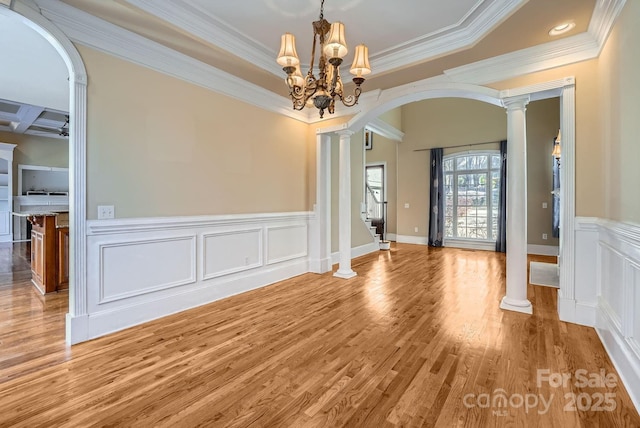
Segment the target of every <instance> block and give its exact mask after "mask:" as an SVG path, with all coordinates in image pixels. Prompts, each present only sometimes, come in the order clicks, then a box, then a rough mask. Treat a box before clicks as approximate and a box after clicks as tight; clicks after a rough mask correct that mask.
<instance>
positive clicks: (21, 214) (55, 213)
mask: <svg viewBox="0 0 640 428" xmlns="http://www.w3.org/2000/svg"><path fill="white" fill-rule="evenodd" d="M11 214H13V215H15V216H18V217H32V216H38V215H44V216H59V215H61V214H66V215H67V216H68V215H69V211H38V210H33V211H13V212H12V213H11Z"/></svg>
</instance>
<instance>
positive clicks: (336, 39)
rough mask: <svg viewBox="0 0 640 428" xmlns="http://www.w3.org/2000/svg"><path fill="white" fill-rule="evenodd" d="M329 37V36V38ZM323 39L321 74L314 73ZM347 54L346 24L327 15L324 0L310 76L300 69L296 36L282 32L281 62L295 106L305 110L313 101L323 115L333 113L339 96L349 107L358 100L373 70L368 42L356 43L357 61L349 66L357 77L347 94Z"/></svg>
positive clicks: (314, 26)
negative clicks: (329, 19)
mask: <svg viewBox="0 0 640 428" xmlns="http://www.w3.org/2000/svg"><path fill="white" fill-rule="evenodd" d="M327 37H328V38H327ZM318 41H319V43H320V59H319V60H318V77H317V78H316V76H315V75H314V74H313V64H314V59H315V56H316V46H317V44H318ZM346 54H347V44H346V42H345V38H344V24H343V23H342V22H334V23H333V24H330V23H329V22H327V20H326V19H324V0H322V2H321V3H320V18H319V19H318V20H317V21H314V22H313V49H312V51H311V63H310V64H309V71H308V72H307V76H306V77H302V73H301V72H300V59H299V58H298V54H297V52H296V39H295V36H294V35H293V34H291V33H285V34H283V35H282V42H281V45H280V53H279V54H278V58H277V62H278V64H280V65H281V66H282V67H283V68H282V69H283V70H284V72H285V73H287V78H286V82H287V86H288V87H289V96H290V97H291V100H292V101H293V108H294V109H295V110H302V109H303V108H304V107H305V106H306V105H309V106H310V105H311V104H313V105H314V106H315V107H316V108H317V109H318V110H319V111H320V117H321V118H322V116H323V115H324V111H325V110H327V111H329V113H330V114H333V112H334V110H335V102H336V98H339V99H340V101H342V104H344V105H345V106H347V107H352V106H354V105H356V104H357V103H358V98H360V93H361V92H362V89H360V85H362V83H363V82H364V80H365V79H364V77H362V76H364V75H366V74H369V73H371V66H370V65H369V49H368V48H367V47H366V46H365V45H358V46H356V53H355V56H354V59H353V64H352V65H351V69H350V70H349V71H350V72H351V74H353V75H354V76H355V77H354V78H353V82H354V83H355V84H356V88H355V90H354V93H353V94H351V95H345V94H344V87H343V85H342V80H341V78H340V64H342V59H343V58H344V57H345V55H346Z"/></svg>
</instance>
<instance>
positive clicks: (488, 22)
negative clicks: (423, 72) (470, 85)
mask: <svg viewBox="0 0 640 428" xmlns="http://www.w3.org/2000/svg"><path fill="white" fill-rule="evenodd" d="M528 1H529V0H502V1H494V2H492V3H491V4H490V5H489V6H488V7H487V8H485V9H482V10H480V11H477V10H474V12H475V13H470V14H468V15H467V16H465V17H464V18H463V19H461V20H460V22H458V23H457V24H456V25H454V26H451V27H450V28H449V29H447V30H445V31H440V32H436V33H432V34H429V35H427V36H425V37H423V38H422V39H421V40H420V42H419V43H417V44H416V43H415V41H414V42H413V45H412V46H407V47H404V48H403V47H398V46H395V47H393V48H390V49H387V50H386V51H385V53H383V54H380V53H377V54H374V55H371V58H370V62H371V68H372V69H373V70H374V71H375V72H376V73H377V74H380V73H385V72H389V71H391V70H394V69H396V68H400V67H404V66H406V65H407V64H412V63H417V62H421V61H426V60H429V59H434V58H437V57H440V56H444V55H446V54H451V53H454V52H456V51H460V50H463V49H465V48H469V47H471V46H473V45H475V44H476V43H477V42H479V41H480V40H481V39H482V38H483V37H484V36H486V35H487V33H488V32H489V31H490V30H491V29H493V28H494V27H495V26H496V25H498V24H500V23H501V22H503V21H504V20H505V19H507V18H508V17H509V16H511V15H512V14H513V13H514V12H515V11H517V10H518V9H519V8H520V7H522V6H523V5H524V4H525V3H527V2H528ZM386 52H388V53H386Z"/></svg>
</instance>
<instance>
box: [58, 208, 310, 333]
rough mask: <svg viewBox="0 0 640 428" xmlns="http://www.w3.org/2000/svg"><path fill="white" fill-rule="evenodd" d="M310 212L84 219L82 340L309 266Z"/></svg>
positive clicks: (77, 326) (76, 319) (78, 321)
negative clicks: (85, 263) (85, 268)
mask: <svg viewBox="0 0 640 428" xmlns="http://www.w3.org/2000/svg"><path fill="white" fill-rule="evenodd" d="M314 220H315V216H314V215H313V213H311V212H292V213H269V214H246V215H220V216H196V217H170V218H136V219H112V220H91V221H89V222H88V237H87V242H88V259H87V261H88V277H89V281H88V282H89V284H92V286H91V287H90V288H89V289H88V290H87V299H88V307H87V312H86V313H85V314H83V315H82V316H72V317H70V319H69V322H70V323H71V324H72V325H73V329H74V342H79V341H84V340H89V339H92V338H95V337H99V336H102V335H105V334H108V333H111V332H114V331H117V330H121V329H124V328H127V327H131V326H133V325H136V324H140V323H143V322H147V321H150V320H152V319H156V318H160V317H163V316H167V315H170V314H172V313H175V312H180V311H183V310H186V309H190V308H193V307H196V306H200V305H203V304H207V303H210V302H213V301H215V300H218V299H222V298H225V297H229V296H232V295H234V294H238V293H242V292H245V291H248V290H251V289H255V288H259V287H263V286H265V285H268V284H272V283H274V282H277V281H282V280H284V279H287V278H290V277H292V276H296V275H300V274H303V273H306V272H308V271H309V258H308V234H309V231H308V229H309V225H310V223H311V222H313V221H314Z"/></svg>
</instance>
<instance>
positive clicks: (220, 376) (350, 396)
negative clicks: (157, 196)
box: [0, 244, 640, 427]
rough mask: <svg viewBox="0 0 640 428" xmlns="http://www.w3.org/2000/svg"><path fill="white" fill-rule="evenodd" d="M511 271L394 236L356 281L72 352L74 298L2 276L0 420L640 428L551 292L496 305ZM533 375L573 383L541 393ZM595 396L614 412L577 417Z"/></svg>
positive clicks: (252, 295) (251, 298)
mask: <svg viewBox="0 0 640 428" xmlns="http://www.w3.org/2000/svg"><path fill="white" fill-rule="evenodd" d="M21 257H22V258H27V257H28V249H25V248H23V249H21V248H18V249H17V250H14V251H13V254H8V253H6V252H5V249H4V248H0V263H2V261H7V260H13V261H14V262H12V263H13V264H14V267H16V265H19V264H20V263H19V260H20V258H21ZM16 260H17V262H16ZM536 260H538V259H536ZM504 265H505V258H504V255H503V254H497V253H492V252H481V251H468V250H456V249H432V248H427V247H424V246H416V245H401V244H398V245H394V246H393V247H392V250H391V251H388V252H380V253H375V254H372V255H368V256H364V257H361V258H359V259H356V260H354V263H353V267H354V270H356V271H357V272H358V276H357V277H356V278H353V279H351V280H347V281H345V280H342V279H337V278H334V277H332V275H331V274H325V275H314V274H306V275H302V276H299V277H296V278H293V279H290V280H287V281H284V282H281V283H277V284H274V285H271V286H269V287H265V288H262V289H259V290H256V291H252V292H249V293H245V294H242V295H238V296H235V297H231V298H228V299H225V300H222V301H219V302H215V303H212V304H209V305H206V306H202V307H200V308H197V309H193V310H190V311H186V312H183V313H180V314H176V315H174V316H170V317H167V318H163V319H160V320H157V321H154V322H150V323H147V324H145V325H142V326H138V327H134V328H131V329H128V330H126V331H122V332H119V333H115V334H112V335H110V336H108V337H104V338H100V339H97V340H93V341H91V342H88V343H84V344H80V345H76V346H74V347H72V348H68V347H66V346H65V344H64V338H63V330H64V328H63V326H64V324H63V323H64V313H65V312H66V294H58V295H53V296H52V297H51V298H47V299H46V300H43V299H40V298H38V297H37V295H35V294H34V292H33V289H32V286H31V284H30V283H29V282H28V275H26V273H25V272H22V273H21V272H20V270H19V266H18V269H17V272H15V273H13V274H10V273H0V277H1V278H2V281H1V282H0V329H1V332H0V333H1V339H0V426H3V427H4V426H12V427H13V426H25V427H35V426H47V427H57V426H79V427H85V426H134V427H151V426H170V427H176V426H178V427H183V426H184V427H192V426H212V427H218V426H238V427H242V426H265V427H276V426H300V427H315V426H331V427H334V426H347V427H384V426H389V427H393V426H436V427H451V426H467V427H485V426H499V427H502V426H510V427H511V426H522V427H536V426H539V427H553V426H555V427H573V426H575V427H580V426H583V427H587V426H588V427H624V426H629V427H639V426H640V417H639V416H638V414H637V412H636V410H635V409H634V408H633V406H632V404H631V402H630V399H629V396H628V395H627V393H626V391H625V389H624V387H623V386H622V384H621V382H620V381H619V380H618V381H617V382H615V383H616V385H615V386H613V387H600V386H591V387H580V386H578V385H576V384H577V383H579V379H576V374H578V373H581V372H578V370H585V371H586V373H599V372H600V370H604V373H606V374H610V376H617V373H616V371H615V370H614V368H613V367H612V364H611V362H610V360H609V359H608V357H607V356H606V353H605V351H604V349H603V347H602V345H601V344H600V341H599V339H598V337H597V335H596V333H595V331H594V330H593V329H591V328H586V327H581V326H577V325H573V324H567V323H563V322H560V321H558V317H557V314H556V310H555V307H556V290H554V289H552V288H548V287H541V286H529V298H530V299H531V301H532V303H533V306H534V315H533V316H528V315H523V314H519V313H513V312H506V311H501V310H500V309H499V308H498V304H499V300H500V298H501V297H502V296H503V295H504V280H505V267H504ZM5 275H6V276H5ZM10 277H11V278H10ZM538 370H547V371H548V373H549V374H570V375H572V379H571V380H569V381H568V382H567V383H566V384H565V385H564V386H559V387H552V386H551V385H549V383H548V382H542V384H541V386H540V387H538V385H537V373H538ZM501 390H502V391H501ZM500 394H502V396H505V397H507V399H508V400H509V403H510V404H509V405H507V406H506V407H499V405H500V404H501V403H500V402H499V400H498V401H496V400H495V398H496V397H498V396H500ZM571 394H576V396H577V397H578V400H579V401H580V403H577V404H576V410H577V411H567V410H566V409H565V406H567V405H569V406H570V404H571V401H570V400H571ZM599 394H601V395H602V397H603V399H604V397H605V394H613V395H611V396H610V397H609V398H610V399H613V400H614V402H613V403H614V404H612V403H611V402H608V405H606V403H605V402H604V401H603V402H601V403H600V404H599V405H600V407H603V408H610V407H615V409H613V410H612V411H604V410H603V411H584V410H580V408H585V407H586V404H587V400H589V402H590V404H591V406H594V405H596V404H597V403H596V401H599V397H600V395H599ZM534 397H535V398H536V399H537V400H540V397H542V398H543V399H544V400H545V403H549V405H548V408H547V407H545V405H544V404H542V403H541V402H540V401H538V403H537V405H536V406H533V404H534ZM487 398H490V399H493V404H495V406H492V405H491V404H492V402H491V401H490V402H489V403H487V402H486V401H485V400H486V399H487ZM520 398H522V399H524V400H526V401H528V402H529V404H530V408H529V409H528V410H527V409H526V408H525V406H524V405H521V401H520ZM465 403H466V404H465ZM486 404H489V405H490V406H489V407H486V406H485V405H486ZM481 406H485V407H481Z"/></svg>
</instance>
